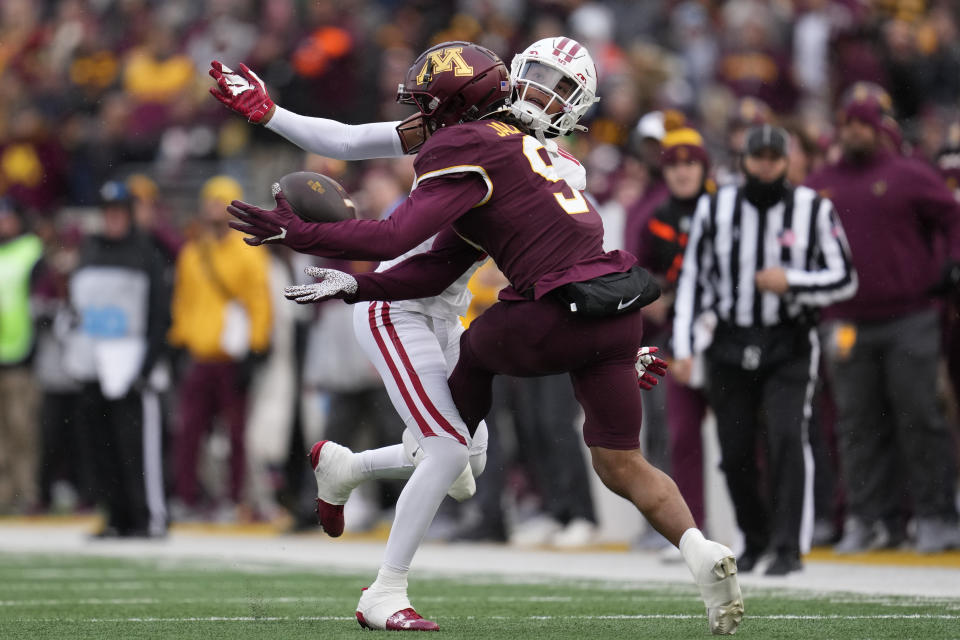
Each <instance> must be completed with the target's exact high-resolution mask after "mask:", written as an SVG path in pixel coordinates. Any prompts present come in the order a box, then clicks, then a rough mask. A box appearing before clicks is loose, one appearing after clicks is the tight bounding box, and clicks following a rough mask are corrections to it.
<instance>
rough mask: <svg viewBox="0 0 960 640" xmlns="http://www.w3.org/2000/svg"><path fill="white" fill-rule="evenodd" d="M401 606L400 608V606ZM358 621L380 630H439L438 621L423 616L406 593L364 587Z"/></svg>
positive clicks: (359, 605) (362, 625)
mask: <svg viewBox="0 0 960 640" xmlns="http://www.w3.org/2000/svg"><path fill="white" fill-rule="evenodd" d="M398 607H399V608H398ZM357 622H359V623H360V626H361V627H363V628H364V629H372V630H379V631H439V630H440V627H439V626H438V625H437V623H436V622H434V621H432V620H427V619H425V618H423V616H421V615H420V614H419V613H417V612H416V611H415V610H414V608H413V607H412V606H411V605H410V600H408V599H407V595H406V593H404V592H402V591H400V592H393V593H390V592H387V593H384V592H382V591H373V590H371V589H364V590H363V594H362V595H361V596H360V602H359V603H358V604H357Z"/></svg>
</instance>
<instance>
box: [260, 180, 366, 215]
mask: <svg viewBox="0 0 960 640" xmlns="http://www.w3.org/2000/svg"><path fill="white" fill-rule="evenodd" d="M278 189H279V190H280V191H281V192H282V193H283V195H284V197H286V199H287V202H289V203H290V207H291V208H292V209H293V211H294V213H296V214H297V215H298V216H300V219H301V220H305V221H307V222H340V221H341V220H350V219H352V218H355V217H357V210H356V207H355V206H354V204H353V199H352V198H351V197H350V194H349V193H347V190H346V189H344V188H343V187H341V186H340V185H339V184H338V183H337V181H336V180H334V179H333V178H330V177H327V176H325V175H323V174H320V173H313V172H311V171H296V172H294V173H288V174H287V175H285V176H283V177H282V178H280V180H279V181H278V182H276V183H275V184H274V185H273V190H274V194H276V192H277V190H278Z"/></svg>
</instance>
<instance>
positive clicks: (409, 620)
mask: <svg viewBox="0 0 960 640" xmlns="http://www.w3.org/2000/svg"><path fill="white" fill-rule="evenodd" d="M357 622H359V623H360V626H361V627H363V628H364V629H373V627H372V626H370V625H369V624H367V621H366V620H365V619H364V617H363V614H362V613H360V612H359V611H357ZM385 629H386V630H387V631H440V627H439V626H437V623H436V622H434V621H433V620H427V619H425V618H424V617H423V616H421V615H420V614H419V613H417V612H416V611H414V610H413V609H412V608H410V609H402V610H400V611H397V612H396V613H395V614H393V615H392V616H390V617H389V618H387V623H386V627H385Z"/></svg>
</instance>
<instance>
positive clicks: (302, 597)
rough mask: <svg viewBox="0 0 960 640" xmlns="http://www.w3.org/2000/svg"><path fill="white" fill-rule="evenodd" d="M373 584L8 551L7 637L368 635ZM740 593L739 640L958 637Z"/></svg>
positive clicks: (939, 610)
mask: <svg viewBox="0 0 960 640" xmlns="http://www.w3.org/2000/svg"><path fill="white" fill-rule="evenodd" d="M369 579H370V576H369V575H352V574H344V573H339V572H321V571H317V572H307V571H297V570H291V569H290V568H288V567H282V566H281V567H277V566H270V565H266V564H249V563H245V564H243V565H233V564H231V563H228V562H225V563H221V564H215V563H212V562H210V561H192V560H191V561H188V560H175V561H174V560H160V559H150V560H142V561H133V560H123V559H108V558H89V557H81V556H49V555H4V554H0V638H3V639H6V638H17V639H19V638H31V639H33V638H37V639H41V638H51V639H53V638H55V639H57V640H62V639H64V638H70V639H74V638H123V639H132V638H198V639H201V640H214V639H217V638H225V639H229V640H245V639H247V638H257V639H261V638H292V639H298V640H299V639H301V638H302V639H306V638H310V639H313V638H317V639H329V638H352V637H357V638H370V637H371V635H370V634H369V632H363V631H361V630H360V628H359V626H358V625H357V623H356V621H355V619H354V617H353V611H354V606H355V605H356V602H357V598H358V597H359V593H360V588H361V587H362V586H364V585H365V584H366V583H367V581H368V580H369ZM410 597H411V599H412V600H413V602H414V604H415V605H416V606H417V608H418V609H419V611H420V613H422V614H424V615H425V616H427V617H429V618H431V619H434V620H436V621H437V622H438V623H439V624H440V627H441V630H442V633H443V637H444V638H448V639H453V638H471V639H475V638H476V639H482V638H523V639H528V638H529V639H538V638H543V639H551V640H552V639H555V638H578V639H580V638H605V639H611V640H616V639H618V638H630V639H631V640H633V639H638V638H651V639H653V638H655V639H664V640H669V639H673V638H708V637H711V636H710V634H709V632H708V631H707V626H706V618H705V615H704V614H703V609H702V606H701V605H700V603H699V600H698V599H697V597H696V594H695V592H694V590H693V588H692V587H691V588H686V587H681V586H677V585H663V584H655V583H639V582H638V583H635V584H623V583H614V582H597V581H586V580H583V581H567V580H553V579H551V580H543V581H533V580H531V581H518V580H516V579H503V578H497V577H490V576H470V577H467V578H464V579H463V580H456V581H454V580H448V579H418V580H416V581H415V582H414V584H413V585H412V586H411V589H410ZM745 597H746V608H747V618H746V619H745V621H744V623H743V625H742V626H741V628H740V631H739V632H738V634H737V637H739V638H763V639H774V638H798V639H799V638H802V639H804V640H810V639H816V640H830V639H838V640H847V639H853V638H856V639H858V640H859V639H871V640H875V639H879V638H896V639H898V640H907V639H911V638H912V639H917V640H934V639H948V638H949V639H958V638H960V600H950V599H925V598H907V597H876V596H855V595H849V594H826V595H825V594H816V595H811V594H804V593H800V592H793V593H791V592H786V591H763V590H750V589H748V590H746V593H745ZM363 634H365V635H363ZM391 637H392V636H391Z"/></svg>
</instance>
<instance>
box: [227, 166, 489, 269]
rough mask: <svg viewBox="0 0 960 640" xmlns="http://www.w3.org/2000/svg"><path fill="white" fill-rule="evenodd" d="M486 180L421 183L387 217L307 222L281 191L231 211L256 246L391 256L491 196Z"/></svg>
mask: <svg viewBox="0 0 960 640" xmlns="http://www.w3.org/2000/svg"><path fill="white" fill-rule="evenodd" d="M488 192H489V190H488V187H487V185H486V184H485V183H484V182H483V181H482V180H481V179H480V178H479V177H478V176H477V175H476V174H472V173H465V174H460V175H459V176H450V177H444V178H434V179H432V180H428V181H426V182H424V183H423V184H421V185H419V186H418V187H417V188H416V189H414V191H413V192H412V193H411V194H410V196H408V197H407V199H406V200H405V201H404V202H403V203H402V204H401V205H400V206H399V207H397V208H396V209H395V210H394V212H393V213H392V214H391V215H390V217H389V218H387V219H386V220H344V221H343V222H324V223H315V222H304V221H303V220H301V219H300V218H299V217H298V216H297V215H296V214H295V213H294V212H293V209H291V208H290V205H289V203H287V200H286V198H284V197H283V193H278V194H277V196H276V200H277V206H276V207H275V208H274V209H270V210H267V209H261V208H259V207H255V206H253V205H251V204H247V203H246V202H241V201H239V200H234V201H233V202H232V203H231V205H230V206H229V207H227V211H229V212H230V213H231V214H232V215H233V216H234V217H235V218H237V219H236V220H234V221H231V222H230V226H231V227H233V228H234V229H237V230H238V231H242V232H243V233H245V234H247V236H248V237H247V238H244V241H245V242H246V243H247V244H249V245H252V246H259V245H261V244H265V243H277V244H283V245H286V246H288V247H290V248H291V249H295V250H297V251H300V252H301V253H311V254H313V255H317V256H323V257H326V258H343V259H346V260H391V259H393V258H396V257H398V256H401V255H403V254H404V253H406V252H407V251H409V250H410V249H413V248H414V247H415V246H417V245H418V244H420V243H421V242H423V241H424V240H426V239H427V238H429V237H430V236H432V235H434V234H435V233H437V232H438V231H440V230H441V229H445V228H446V227H448V226H449V225H450V224H451V223H452V222H453V221H454V220H456V219H457V218H459V217H460V216H462V215H463V214H464V213H466V212H467V211H469V210H470V209H471V208H472V207H473V206H474V205H475V204H477V203H478V202H480V201H481V200H483V199H484V198H486V197H487V195H488Z"/></svg>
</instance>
